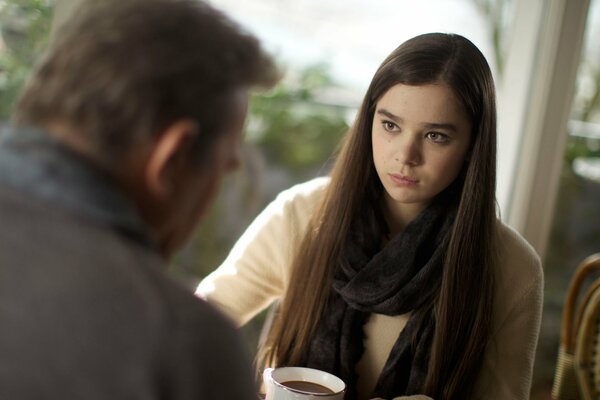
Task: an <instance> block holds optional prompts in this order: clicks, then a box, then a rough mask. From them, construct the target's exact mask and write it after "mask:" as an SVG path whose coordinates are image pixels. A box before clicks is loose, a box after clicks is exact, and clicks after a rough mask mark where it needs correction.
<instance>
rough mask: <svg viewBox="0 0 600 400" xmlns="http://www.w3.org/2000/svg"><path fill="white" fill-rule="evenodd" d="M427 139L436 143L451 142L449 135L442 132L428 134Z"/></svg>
mask: <svg viewBox="0 0 600 400" xmlns="http://www.w3.org/2000/svg"><path fill="white" fill-rule="evenodd" d="M427 137H428V138H429V139H431V140H432V141H434V142H435V143H448V141H449V140H450V138H449V137H448V135H446V134H444V133H440V132H428V133H427Z"/></svg>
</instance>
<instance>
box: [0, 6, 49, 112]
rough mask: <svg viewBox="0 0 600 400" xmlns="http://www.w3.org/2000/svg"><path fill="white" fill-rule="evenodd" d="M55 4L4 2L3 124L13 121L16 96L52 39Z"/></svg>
mask: <svg viewBox="0 0 600 400" xmlns="http://www.w3.org/2000/svg"><path fill="white" fill-rule="evenodd" d="M52 10H53V2H52V1H50V0H0V32H1V34H2V42H3V44H4V48H3V49H0V120H7V119H8V118H9V117H10V113H11V109H12V106H13V103H14V101H15V99H16V96H17V94H18V92H19V90H20V89H21V86H22V85H23V83H24V81H25V79H26V77H27V76H28V75H29V73H30V72H31V68H32V66H33V65H34V63H35V60H36V59H37V57H38V56H39V55H40V53H41V52H42V51H43V49H44V47H45V45H46V43H47V41H48V37H49V32H50V24H51V20H52Z"/></svg>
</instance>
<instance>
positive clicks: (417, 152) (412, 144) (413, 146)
mask: <svg viewBox="0 0 600 400" xmlns="http://www.w3.org/2000/svg"><path fill="white" fill-rule="evenodd" d="M394 160H395V161H397V162H400V163H402V164H406V165H409V166H415V165H418V164H420V163H421V161H422V154H421V143H420V142H419V140H418V139H417V138H414V137H410V136H409V135H408V134H405V135H404V137H403V138H401V139H400V140H399V143H398V149H397V151H396V154H395V155H394Z"/></svg>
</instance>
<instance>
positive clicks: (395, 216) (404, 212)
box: [383, 193, 427, 238]
mask: <svg viewBox="0 0 600 400" xmlns="http://www.w3.org/2000/svg"><path fill="white" fill-rule="evenodd" d="M384 199H385V200H384V204H383V215H384V216H385V220H386V222H387V225H388V229H389V231H390V233H389V237H390V238H392V237H394V236H396V235H397V234H398V233H400V232H401V231H402V230H403V229H404V228H405V227H406V225H408V224H410V222H411V221H412V220H413V219H415V218H416V217H417V215H419V214H420V213H421V211H423V210H424V209H425V207H427V204H423V203H399V202H397V201H395V200H394V199H392V198H391V197H389V195H388V194H387V193H386V194H385V196H384Z"/></svg>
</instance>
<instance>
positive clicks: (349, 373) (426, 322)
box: [304, 185, 458, 400]
mask: <svg viewBox="0 0 600 400" xmlns="http://www.w3.org/2000/svg"><path fill="white" fill-rule="evenodd" d="M453 186H454V185H453ZM457 193H458V191H457V190H456V189H454V188H452V187H451V188H448V189H447V190H446V191H444V192H443V193H442V194H440V195H439V196H438V197H437V198H436V199H435V200H434V201H433V202H432V204H430V205H429V207H427V208H426V209H425V210H424V211H423V212H421V214H419V215H418V216H417V218H415V219H414V220H413V221H412V222H411V223H410V224H409V225H408V226H406V228H405V229H404V230H403V231H402V232H401V233H400V234H398V235H397V236H396V237H394V238H393V239H392V240H390V241H389V242H388V243H387V244H386V245H385V246H384V247H383V248H382V249H381V245H380V244H381V238H382V234H384V233H385V231H386V228H381V229H380V230H379V232H380V233H379V235H371V236H372V237H371V238H370V239H369V238H368V237H365V235H364V234H361V235H359V234H357V233H354V234H351V235H350V239H349V240H348V243H347V246H346V251H345V254H344V257H345V259H344V260H343V261H342V262H341V263H340V266H339V267H338V268H337V270H336V272H335V274H334V279H333V290H332V291H331V293H330V296H329V300H328V304H327V306H326V308H325V311H324V313H323V316H322V317H321V320H320V321H319V325H318V327H317V331H316V334H315V337H314V340H313V341H312V343H311V345H310V348H309V351H308V353H307V356H306V359H305V362H304V364H305V365H306V366H309V367H313V368H318V369H322V370H325V371H329V372H331V373H333V374H335V375H337V376H339V377H340V378H342V379H343V380H344V381H345V382H346V384H347V394H346V397H345V399H346V400H354V399H356V398H357V392H356V381H357V374H356V371H355V368H356V364H357V363H358V361H359V360H360V358H361V357H362V355H363V352H364V346H363V340H364V334H363V326H364V324H365V323H366V321H367V319H368V317H369V315H370V314H371V313H378V314H385V315H391V316H393V315H401V314H405V313H408V312H411V316H410V318H409V320H408V322H407V324H406V327H405V328H404V329H403V330H402V332H401V333H400V335H399V337H398V339H397V340H396V343H395V344H394V346H393V348H392V350H391V352H390V355H389V358H388V359H387V361H386V364H385V366H384V368H383V371H382V372H381V375H380V376H379V380H378V382H377V385H376V387H375V390H374V393H373V394H372V397H382V398H388V399H389V398H393V397H395V396H401V395H410V394H416V393H419V391H420V390H421V387H422V385H423V383H424V381H425V377H426V376H427V365H428V361H429V353H430V348H431V342H432V339H433V332H434V329H435V320H434V317H433V312H432V305H433V301H434V299H435V297H436V295H437V293H438V292H439V288H440V284H441V278H442V268H443V258H444V254H445V251H446V248H447V244H448V241H449V238H450V233H451V229H452V226H453V223H454V219H455V217H456V211H457V204H458V194H457ZM358 225H359V226H355V228H354V229H353V230H352V231H353V232H365V230H364V229H363V230H361V226H360V225H365V223H360V222H359V223H358ZM363 228H364V227H363ZM371 230H372V229H371ZM368 231H369V229H367V232H368Z"/></svg>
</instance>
